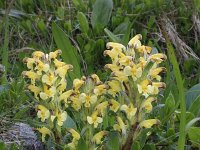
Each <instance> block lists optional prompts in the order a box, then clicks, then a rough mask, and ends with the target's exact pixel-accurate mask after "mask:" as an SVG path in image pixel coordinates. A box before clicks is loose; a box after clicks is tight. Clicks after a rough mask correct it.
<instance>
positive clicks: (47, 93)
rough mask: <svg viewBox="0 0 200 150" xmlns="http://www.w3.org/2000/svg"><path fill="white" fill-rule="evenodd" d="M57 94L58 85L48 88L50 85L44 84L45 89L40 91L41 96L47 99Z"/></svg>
mask: <svg viewBox="0 0 200 150" xmlns="http://www.w3.org/2000/svg"><path fill="white" fill-rule="evenodd" d="M55 94H56V87H54V86H52V87H50V88H49V89H48V86H46V85H44V91H43V92H40V98H41V99H43V100H46V99H48V98H50V97H51V98H53V97H54V96H55Z"/></svg>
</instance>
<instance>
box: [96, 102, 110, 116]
mask: <svg viewBox="0 0 200 150" xmlns="http://www.w3.org/2000/svg"><path fill="white" fill-rule="evenodd" d="M107 107H108V101H104V102H101V103H100V104H98V105H97V106H96V107H95V110H96V111H97V112H98V113H100V114H101V116H104V115H105V112H106V109H107Z"/></svg>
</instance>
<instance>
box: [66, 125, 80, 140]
mask: <svg viewBox="0 0 200 150" xmlns="http://www.w3.org/2000/svg"><path fill="white" fill-rule="evenodd" d="M68 131H69V132H70V133H71V134H72V137H73V138H74V139H76V140H79V139H80V134H79V133H78V132H77V131H76V130H74V129H72V128H71V129H69V130H68Z"/></svg>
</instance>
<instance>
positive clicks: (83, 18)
mask: <svg viewBox="0 0 200 150" xmlns="http://www.w3.org/2000/svg"><path fill="white" fill-rule="evenodd" d="M77 18H78V21H79V23H80V28H81V31H82V32H83V33H85V34H88V31H89V24H88V20H87V18H86V16H85V15H84V14H83V13H82V12H78V15H77Z"/></svg>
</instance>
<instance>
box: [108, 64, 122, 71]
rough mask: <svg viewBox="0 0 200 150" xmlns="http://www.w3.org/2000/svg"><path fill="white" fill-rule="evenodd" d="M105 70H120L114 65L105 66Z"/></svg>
mask: <svg viewBox="0 0 200 150" xmlns="http://www.w3.org/2000/svg"><path fill="white" fill-rule="evenodd" d="M105 69H110V70H111V71H113V72H114V71H119V70H120V66H118V65H115V64H106V65H105Z"/></svg>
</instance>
